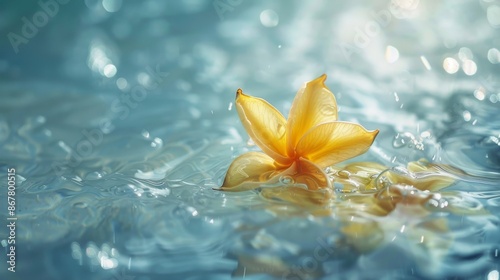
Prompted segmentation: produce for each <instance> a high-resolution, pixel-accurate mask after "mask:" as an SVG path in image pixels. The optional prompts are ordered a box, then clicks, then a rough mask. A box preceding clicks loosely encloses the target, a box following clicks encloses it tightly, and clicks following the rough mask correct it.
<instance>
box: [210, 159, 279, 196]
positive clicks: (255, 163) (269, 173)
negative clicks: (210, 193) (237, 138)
mask: <svg viewBox="0 0 500 280" xmlns="http://www.w3.org/2000/svg"><path fill="white" fill-rule="evenodd" d="M275 171H276V166H275V164H274V160H273V159H272V158H270V157H269V156H267V155H265V154H263V153H258V152H248V153H246V154H243V155H241V156H239V157H237V158H236V159H235V160H234V161H233V162H232V163H231V165H230V166H229V170H228V171H227V174H226V178H225V179H224V183H223V184H222V186H221V188H220V189H219V190H223V191H245V190H251V189H255V188H258V187H259V186H261V185H262V182H266V181H268V180H269V179H270V178H271V177H273V175H275Z"/></svg>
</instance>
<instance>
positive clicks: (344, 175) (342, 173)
mask: <svg viewBox="0 0 500 280" xmlns="http://www.w3.org/2000/svg"><path fill="white" fill-rule="evenodd" d="M337 176H339V177H341V178H345V179H348V178H349V177H350V176H351V172H349V171H347V170H340V171H338V172H337Z"/></svg>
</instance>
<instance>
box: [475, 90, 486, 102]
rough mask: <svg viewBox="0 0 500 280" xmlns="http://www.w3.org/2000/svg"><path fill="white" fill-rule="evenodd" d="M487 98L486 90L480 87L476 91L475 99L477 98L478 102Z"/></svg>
mask: <svg viewBox="0 0 500 280" xmlns="http://www.w3.org/2000/svg"><path fill="white" fill-rule="evenodd" d="M485 96H486V94H485V90H484V88H482V87H480V88H478V89H476V90H475V91H474V97H475V98H477V100H481V101H483V100H484V98H485Z"/></svg>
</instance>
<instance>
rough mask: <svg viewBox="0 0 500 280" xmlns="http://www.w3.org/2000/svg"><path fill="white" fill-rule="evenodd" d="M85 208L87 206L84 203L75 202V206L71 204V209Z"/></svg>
mask: <svg viewBox="0 0 500 280" xmlns="http://www.w3.org/2000/svg"><path fill="white" fill-rule="evenodd" d="M87 206H88V205H87V203H85V202H76V203H75V204H73V207H76V208H86V207H87Z"/></svg>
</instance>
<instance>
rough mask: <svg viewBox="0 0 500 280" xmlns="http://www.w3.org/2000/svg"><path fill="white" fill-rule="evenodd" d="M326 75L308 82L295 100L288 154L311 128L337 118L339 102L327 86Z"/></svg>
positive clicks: (291, 116) (288, 140)
mask: <svg viewBox="0 0 500 280" xmlns="http://www.w3.org/2000/svg"><path fill="white" fill-rule="evenodd" d="M325 80H326V75H324V74H323V75H322V76H321V77H319V78H317V79H315V80H313V81H310V82H308V83H307V84H306V85H305V86H304V87H303V88H301V89H300V90H299V91H298V92H297V95H296V96H295V99H294V100H293V104H292V107H291V108H290V113H289V114H288V124H287V145H288V154H289V155H293V151H294V148H295V146H296V145H297V143H298V142H299V140H300V138H301V137H302V136H303V135H304V134H305V133H306V132H307V131H309V130H310V129H311V128H313V127H314V126H317V125H319V124H322V123H326V122H333V121H336V120H337V102H336V101H335V97H334V96H333V93H332V92H331V91H330V90H329V89H328V88H327V87H326V86H325Z"/></svg>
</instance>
